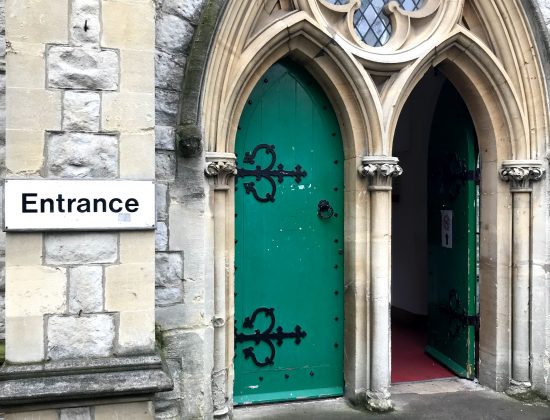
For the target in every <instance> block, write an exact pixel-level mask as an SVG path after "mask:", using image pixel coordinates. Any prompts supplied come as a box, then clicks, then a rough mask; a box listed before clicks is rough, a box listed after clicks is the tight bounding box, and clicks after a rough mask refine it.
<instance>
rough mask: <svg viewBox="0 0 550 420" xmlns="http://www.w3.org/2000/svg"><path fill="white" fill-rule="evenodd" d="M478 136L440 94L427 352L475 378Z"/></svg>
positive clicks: (458, 101) (447, 90)
mask: <svg viewBox="0 0 550 420" xmlns="http://www.w3.org/2000/svg"><path fill="white" fill-rule="evenodd" d="M476 144H477V141H476V137H475V131H474V126H473V123H472V120H471V118H470V115H469V113H468V110H467V108H466V106H465V104H464V102H463V101H462V98H461V97H460V95H459V94H458V92H457V91H456V90H455V88H454V87H453V86H452V85H451V84H450V83H448V82H447V83H446V84H445V86H444V87H443V89H442V91H441V95H440V97H439V100H438V103H437V108H436V112H435V115H434V121H433V124H432V132H431V137H430V146H429V157H428V252H429V265H428V267H429V282H430V286H429V293H430V295H429V334H428V346H427V347H426V351H427V353H428V354H430V355H431V356H432V357H434V358H436V359H437V360H439V361H440V362H441V363H443V364H444V365H446V366H447V367H448V368H449V369H451V370H452V371H453V372H455V373H456V374H457V375H459V376H461V377H465V378H473V377H474V375H475V328H476V326H475V324H476V319H477V318H476V235H475V228H476V178H477V171H476V159H477V151H476Z"/></svg>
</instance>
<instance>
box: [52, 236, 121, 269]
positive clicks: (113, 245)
mask: <svg viewBox="0 0 550 420" xmlns="http://www.w3.org/2000/svg"><path fill="white" fill-rule="evenodd" d="M44 249H45V260H46V263H47V264H60V265H62V264H89V263H95V264H100V263H112V262H115V261H116V259H117V256H118V255H117V254H118V235H117V234H116V233H55V234H49V235H46V236H45V240H44Z"/></svg>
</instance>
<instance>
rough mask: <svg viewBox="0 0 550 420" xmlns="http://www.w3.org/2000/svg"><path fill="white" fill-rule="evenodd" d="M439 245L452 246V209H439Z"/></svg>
mask: <svg viewBox="0 0 550 420" xmlns="http://www.w3.org/2000/svg"><path fill="white" fill-rule="evenodd" d="M441 246H442V247H443V248H452V247H453V211H452V210H441Z"/></svg>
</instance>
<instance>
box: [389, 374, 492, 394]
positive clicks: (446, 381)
mask: <svg viewBox="0 0 550 420" xmlns="http://www.w3.org/2000/svg"><path fill="white" fill-rule="evenodd" d="M483 389H485V388H484V387H483V386H482V385H480V384H479V382H478V381H477V379H464V378H459V377H457V376H455V377H453V378H438V379H430V380H426V381H414V382H400V383H396V384H392V385H391V388H390V393H391V394H392V395H399V394H420V395H428V394H445V393H449V392H450V393H452V392H461V391H481V390H483Z"/></svg>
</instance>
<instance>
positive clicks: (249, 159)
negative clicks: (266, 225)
mask: <svg viewBox="0 0 550 420" xmlns="http://www.w3.org/2000/svg"><path fill="white" fill-rule="evenodd" d="M260 150H265V153H266V155H270V156H271V162H270V163H269V165H268V166H267V167H266V168H262V167H261V166H260V165H256V168H255V169H245V168H237V178H246V177H251V176H253V177H255V178H256V181H257V182H259V181H261V180H262V179H265V180H267V181H268V182H269V184H270V185H271V192H267V193H266V194H265V196H263V197H262V196H260V195H259V194H258V192H257V191H256V184H255V183H254V182H245V183H244V190H245V191H246V193H247V194H252V195H253V196H254V198H255V199H256V200H257V201H259V202H260V203H269V202H273V201H275V194H276V193H277V184H276V183H275V179H277V181H278V182H279V184H281V183H282V182H283V180H284V178H285V177H292V178H294V180H295V181H296V182H298V183H299V182H302V178H304V177H306V176H307V172H306V171H304V170H302V167H301V166H300V165H296V166H295V167H294V170H293V171H287V170H285V169H284V166H283V164H281V163H280V164H279V165H277V169H273V168H274V167H275V162H276V161H277V155H276V154H275V146H274V145H269V144H259V145H257V146H256V147H255V148H254V150H253V151H252V152H246V153H245V154H244V159H243V163H246V164H249V165H254V164H255V163H256V162H255V159H256V155H257V154H258V152H259V151H260Z"/></svg>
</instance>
